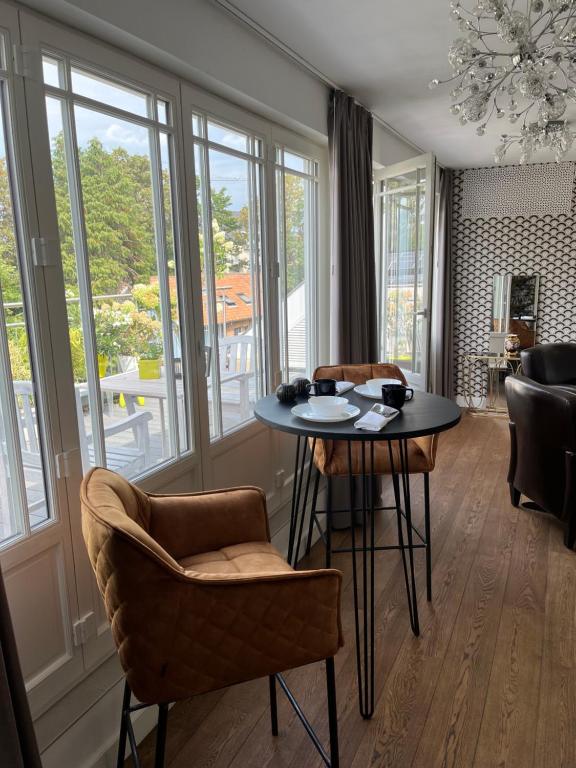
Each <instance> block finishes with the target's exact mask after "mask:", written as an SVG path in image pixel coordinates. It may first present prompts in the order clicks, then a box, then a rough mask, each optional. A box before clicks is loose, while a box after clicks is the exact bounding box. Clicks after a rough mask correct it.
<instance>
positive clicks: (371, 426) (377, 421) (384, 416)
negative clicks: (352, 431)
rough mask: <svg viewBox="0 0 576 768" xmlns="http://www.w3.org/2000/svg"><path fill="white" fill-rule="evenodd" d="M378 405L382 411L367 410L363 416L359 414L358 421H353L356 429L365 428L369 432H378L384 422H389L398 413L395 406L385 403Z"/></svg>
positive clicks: (383, 425)
mask: <svg viewBox="0 0 576 768" xmlns="http://www.w3.org/2000/svg"><path fill="white" fill-rule="evenodd" d="M380 407H381V409H382V411H383V413H377V412H376V411H368V412H367V413H365V414H364V416H361V417H360V418H359V419H358V421H355V422H354V426H355V427H356V429H366V430H368V431H369V432H380V430H381V429H384V427H385V426H386V424H388V423H389V422H391V421H392V419H394V418H396V416H398V414H399V413H400V411H397V410H396V408H390V407H388V406H387V405H382V406H380Z"/></svg>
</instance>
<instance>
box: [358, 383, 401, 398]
mask: <svg viewBox="0 0 576 768" xmlns="http://www.w3.org/2000/svg"><path fill="white" fill-rule="evenodd" d="M384 384H402V382H401V381H400V379H368V381H367V382H366V386H367V387H368V391H369V392H370V394H371V395H379V396H380V395H382V387H383V386H384Z"/></svg>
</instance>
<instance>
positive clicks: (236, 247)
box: [196, 148, 262, 436]
mask: <svg viewBox="0 0 576 768" xmlns="http://www.w3.org/2000/svg"><path fill="white" fill-rule="evenodd" d="M196 163H197V165H196V167H197V173H198V170H200V174H199V182H198V189H199V210H200V206H201V207H202V230H201V240H202V244H201V251H202V266H203V270H202V271H203V289H204V292H205V293H204V295H205V302H204V305H205V308H204V318H205V336H206V338H207V339H209V342H210V343H209V346H210V347H211V352H212V355H211V356H212V366H211V371H210V376H209V379H208V399H209V402H210V407H211V418H212V421H211V423H212V432H211V433H212V436H218V435H219V434H223V433H226V432H228V431H230V430H231V429H234V428H235V427H237V426H238V425H239V424H242V423H243V422H246V421H248V420H249V419H251V418H252V411H253V405H254V403H255V401H256V399H257V397H258V396H259V394H260V392H261V382H262V375H261V363H260V361H259V355H258V350H259V348H260V338H261V324H262V304H261V285H260V250H261V236H260V232H261V219H260V216H261V214H260V205H261V202H260V167H259V166H258V165H257V164H255V163H253V162H252V161H250V160H245V159H241V158H237V157H234V156H232V155H229V154H227V153H226V152H223V151H222V152H221V151H218V150H214V149H212V148H210V149H209V150H208V170H209V174H210V192H209V194H208V191H207V180H206V176H205V174H203V172H202V157H201V150H200V149H199V148H197V150H196ZM207 205H208V206H209V208H210V214H209V215H207V213H206V211H205V209H206V206H207ZM208 227H210V230H209V231H208ZM207 235H208V236H207ZM243 297H244V298H243ZM216 366H217V368H216Z"/></svg>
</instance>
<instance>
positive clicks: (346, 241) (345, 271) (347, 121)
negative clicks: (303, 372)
mask: <svg viewBox="0 0 576 768" xmlns="http://www.w3.org/2000/svg"><path fill="white" fill-rule="evenodd" d="M328 142H329V155H330V190H331V203H332V206H331V236H330V250H331V275H332V285H331V288H332V290H331V309H330V316H331V324H330V357H331V361H332V362H333V363H371V362H376V359H377V354H378V344H377V329H376V324H377V313H376V267H375V263H374V213H373V208H372V115H371V114H370V112H368V111H367V110H366V109H364V107H362V106H360V105H359V104H357V103H356V102H355V101H354V99H353V98H351V97H350V96H347V95H346V94H345V93H342V91H332V93H331V94H330V108H329V113H328Z"/></svg>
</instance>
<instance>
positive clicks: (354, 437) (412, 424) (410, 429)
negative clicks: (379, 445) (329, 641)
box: [254, 390, 460, 718]
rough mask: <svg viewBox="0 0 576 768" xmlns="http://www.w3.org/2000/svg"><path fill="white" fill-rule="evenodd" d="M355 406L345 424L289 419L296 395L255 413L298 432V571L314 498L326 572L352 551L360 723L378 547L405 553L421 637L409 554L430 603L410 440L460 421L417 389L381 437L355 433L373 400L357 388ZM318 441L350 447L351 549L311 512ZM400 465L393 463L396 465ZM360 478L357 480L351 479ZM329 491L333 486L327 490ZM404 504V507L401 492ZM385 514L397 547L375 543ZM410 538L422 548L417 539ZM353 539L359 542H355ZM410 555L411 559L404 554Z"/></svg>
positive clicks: (268, 400) (367, 712) (448, 404)
mask: <svg viewBox="0 0 576 768" xmlns="http://www.w3.org/2000/svg"><path fill="white" fill-rule="evenodd" d="M342 396H343V397H345V398H346V399H347V400H348V401H349V402H350V403H351V404H352V405H356V406H358V407H359V408H360V414H359V415H358V416H357V417H356V418H353V419H349V420H348V421H340V422H329V423H327V422H312V421H306V420H304V419H302V418H299V417H298V416H294V415H293V414H292V408H293V407H294V405H295V404H297V403H305V402H306V398H297V399H296V400H295V401H294V402H292V403H288V404H283V403H280V402H279V401H278V399H277V398H276V396H275V395H269V396H268V397H264V398H262V399H261V400H259V401H258V402H257V403H256V406H255V408H254V415H255V416H256V418H257V419H258V420H259V421H261V422H263V423H264V424H267V425H268V426H269V427H271V428H272V429H278V430H280V431H282V432H289V433H290V434H293V435H296V437H297V440H296V455H295V464H294V477H293V486H292V504H291V511H290V533H289V542H288V562H290V564H291V565H293V566H294V567H297V564H298V560H299V557H300V546H301V540H302V534H303V528H304V519H305V517H306V513H307V509H308V500H309V497H311V507H310V522H309V529H308V543H307V547H306V550H307V551H308V550H309V548H310V541H311V536H312V532H313V525H314V524H316V525H317V528H318V531H319V533H320V537H321V539H322V540H323V542H324V544H325V547H326V567H330V565H331V555H332V553H334V552H349V553H352V578H353V587H354V590H353V591H354V613H355V634H356V662H357V673H358V694H359V701H360V713H361V715H362V717H364V718H370V717H371V716H372V714H373V712H374V638H375V627H374V594H375V592H374V554H375V552H377V551H380V550H399V551H400V552H401V555H402V563H403V568H404V580H405V585H406V594H407V598H408V609H409V616H410V625H411V627H412V631H413V632H414V634H415V635H418V634H419V632H420V627H419V621H418V602H417V594H416V578H415V573H414V550H415V549H419V548H425V549H426V569H427V584H428V599H431V587H430V584H431V554H430V552H431V550H430V530H429V514H427V515H426V532H425V535H422V534H421V533H420V531H419V530H418V529H417V528H415V527H414V526H413V524H412V507H411V498H410V474H409V471H408V469H409V467H408V440H410V439H411V438H414V437H422V436H424V435H433V434H437V433H439V432H444V431H446V430H448V429H451V428H452V427H454V426H456V424H458V422H459V421H460V408H459V407H458V406H457V405H456V404H455V403H454V402H453V401H452V400H448V399H447V398H445V397H439V396H438V395H432V394H429V393H427V392H419V391H416V392H415V393H414V397H413V399H412V400H411V401H409V402H407V403H406V404H405V406H404V408H403V409H402V410H401V411H400V414H399V415H398V416H397V417H396V418H395V419H393V420H392V421H391V422H390V423H389V424H387V425H386V426H385V427H384V429H383V430H381V431H380V432H369V431H367V430H361V429H356V428H355V426H354V423H355V422H356V421H357V420H358V419H359V418H360V417H361V416H362V415H363V414H364V413H366V412H367V411H369V410H370V408H371V407H372V406H373V405H374V403H375V402H376V401H374V400H371V399H369V398H365V397H362V396H361V395H358V394H357V393H356V392H355V391H354V390H350V391H348V392H345V393H343V394H342ZM317 440H342V441H345V442H346V443H347V457H348V474H347V476H348V480H349V483H348V486H349V511H350V515H351V519H352V525H351V540H352V541H351V544H352V545H351V547H342V548H339V549H333V548H332V544H331V528H332V526H331V522H330V520H329V519H327V521H326V529H325V531H323V530H322V528H321V526H320V525H319V523H318V519H317V516H318V514H321V512H319V511H317V510H316V503H317V499H318V490H319V482H320V472H319V470H318V469H317V468H316V472H315V477H314V481H312V474H313V469H314V460H313V457H314V451H315V448H316V441H317ZM380 441H385V442H387V443H388V448H389V460H390V470H391V475H392V481H393V487H394V501H395V504H394V506H393V507H382V506H380V507H378V506H376V505H375V492H374V487H375V473H374V444H375V443H376V442H380ZM394 441H397V442H398V454H399V457H400V461H399V466H395V463H394V455H393V451H392V443H393V442H394ZM353 442H359V443H360V445H361V454H360V455H361V467H362V475H361V476H360V477H361V494H360V495H361V505H360V507H359V508H357V507H356V502H355V491H354V477H355V475H354V474H353V463H352V449H351V444H352V443H353ZM397 463H398V462H397ZM356 477H358V475H356ZM329 487H330V486H329ZM401 490H402V497H403V501H404V505H403V506H402V503H401V493H400V491H401ZM425 502H426V505H427V512H429V510H428V475H425ZM382 509H392V510H395V512H396V517H397V523H398V544H397V545H388V546H380V547H377V546H375V531H374V513H375V512H377V511H379V510H382ZM330 511H335V510H331V505H330V504H328V505H327V510H326V511H325V512H326V514H327V515H328V516H329V512H330ZM357 514H358V515H359V516H360V521H361V532H360V534H359V535H358V534H357V532H356V515H357ZM403 520H405V521H406V530H407V541H406V543H405V542H404V533H403ZM414 534H416V536H417V538H418V539H419V540H420V542H421V543H415V542H414ZM358 539H359V540H360V541H361V543H359V541H358ZM406 553H408V557H406ZM358 554H359V555H361V564H360V570H361V578H362V592H361V593H360V591H359V589H358V570H359V566H358V564H357V555H358ZM360 613H362V623H363V627H362V630H363V631H362V632H361V631H360Z"/></svg>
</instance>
